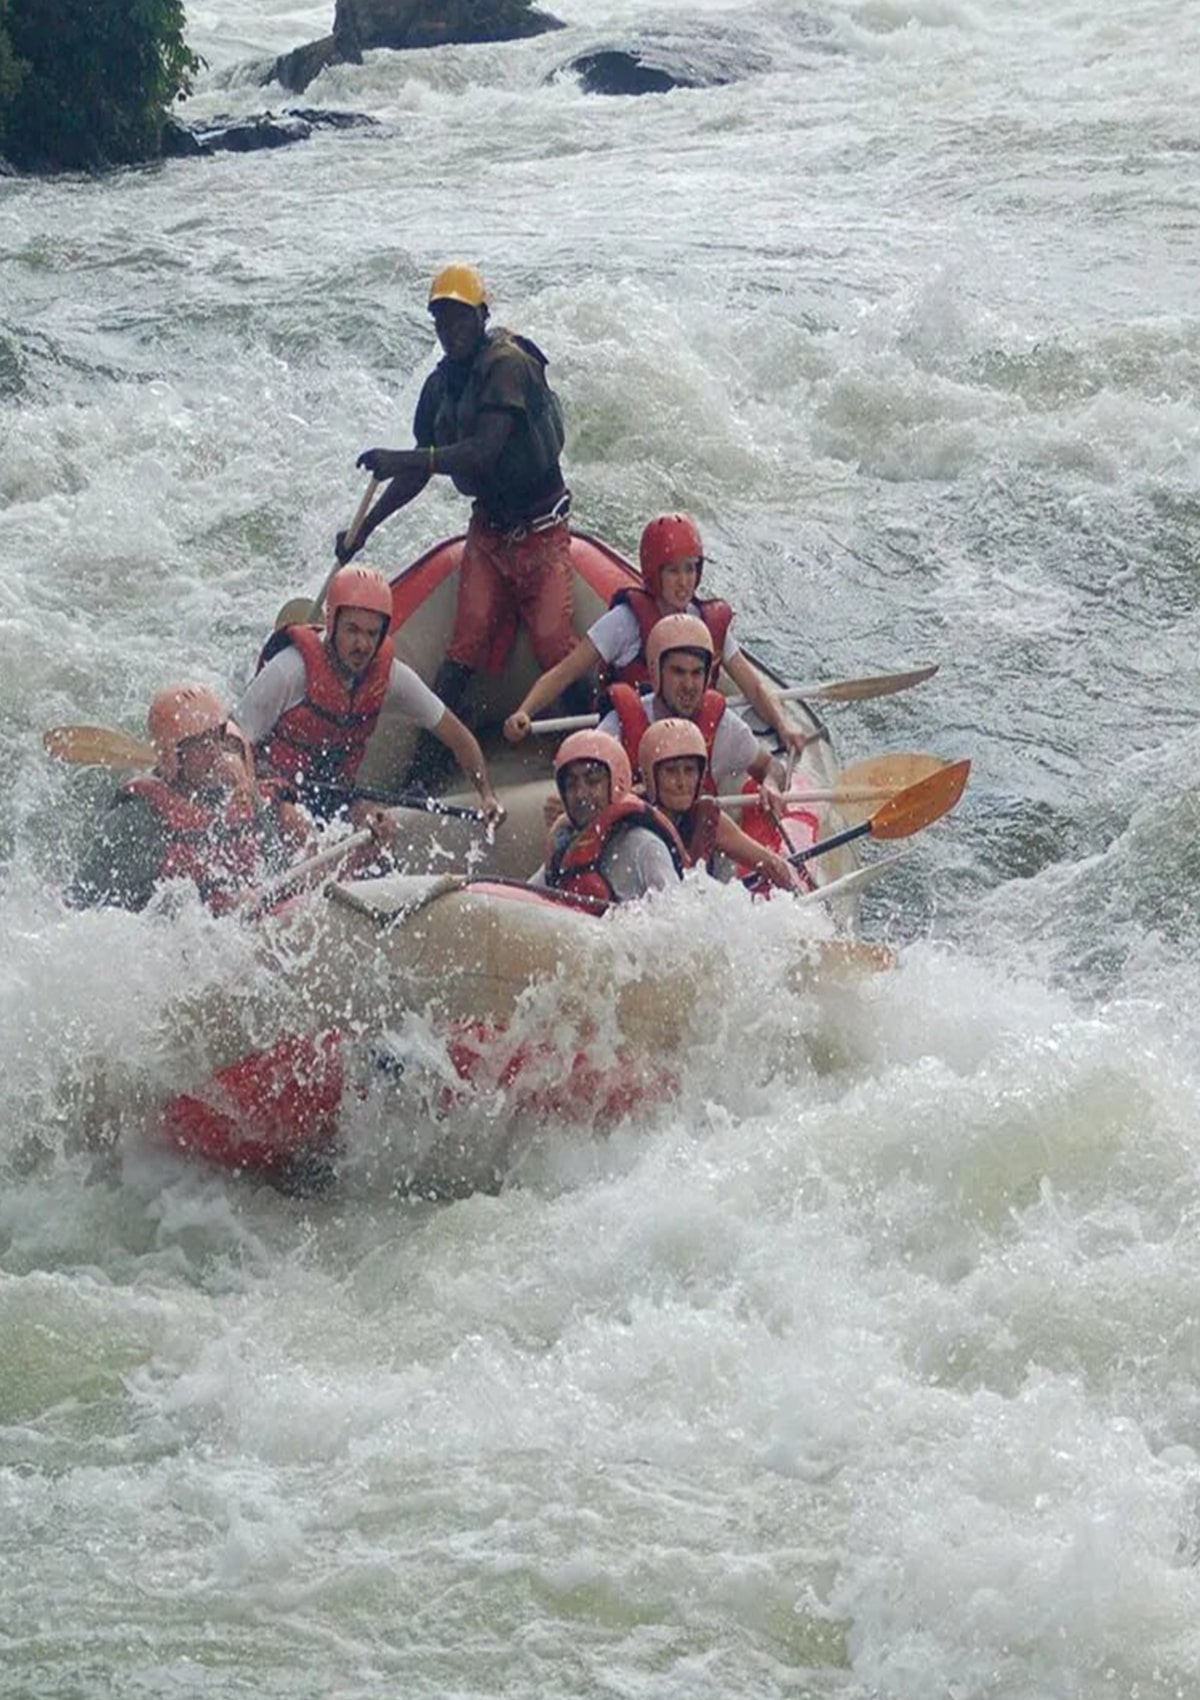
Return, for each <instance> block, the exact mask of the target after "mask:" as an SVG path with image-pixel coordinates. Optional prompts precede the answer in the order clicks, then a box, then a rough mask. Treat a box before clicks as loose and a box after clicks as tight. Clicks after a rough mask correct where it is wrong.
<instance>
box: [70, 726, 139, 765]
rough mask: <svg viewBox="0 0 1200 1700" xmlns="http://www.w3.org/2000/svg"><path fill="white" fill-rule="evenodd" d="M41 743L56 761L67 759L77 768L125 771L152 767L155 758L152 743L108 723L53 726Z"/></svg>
mask: <svg viewBox="0 0 1200 1700" xmlns="http://www.w3.org/2000/svg"><path fill="white" fill-rule="evenodd" d="M42 746H43V748H44V749H45V750H46V751H47V753H48V754H50V755H52V756H53V757H54V759H55V760H56V761H69V762H71V763H72V764H73V765H74V766H76V767H111V768H116V769H118V770H121V771H125V770H128V769H132V768H140V767H153V766H154V763H155V760H156V757H155V753H154V748H153V746H152V745H150V744H144V743H142V741H141V740H140V739H139V738H133V737H131V736H130V735H129V733H128V732H114V731H113V730H112V729H111V727H108V726H52V727H51V728H50V730H49V731H48V732H44V733H43V734H42Z"/></svg>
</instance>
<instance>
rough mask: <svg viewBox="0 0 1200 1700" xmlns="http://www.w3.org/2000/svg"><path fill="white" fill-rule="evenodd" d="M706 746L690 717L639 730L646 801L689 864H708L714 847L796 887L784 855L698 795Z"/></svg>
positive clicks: (709, 799)
mask: <svg viewBox="0 0 1200 1700" xmlns="http://www.w3.org/2000/svg"><path fill="white" fill-rule="evenodd" d="M707 766H708V750H707V748H706V747H705V743H704V735H703V733H702V732H701V731H700V728H699V727H698V726H697V725H696V723H695V721H694V720H680V719H674V718H668V719H666V720H656V721H655V722H654V724H653V725H652V726H648V727H647V728H646V731H645V732H644V733H643V735H642V740H641V745H640V747H639V749H638V769H639V771H640V773H641V775H642V783H643V785H644V787H645V792H646V797H647V800H648V801H649V802H651V803H653V804H654V805H655V806H656V807H657V808H658V809H660V810H661V811H662V813H663V814H665V815H666V816H667V818H668V819H669V820H670V821H671V822H672V823H673V825H674V826H675V829H676V831H677V832H678V833H679V836H680V838H681V839H682V840H683V843H684V847H685V849H686V850H687V853H688V859H689V862H690V863H691V865H692V866H693V867H708V866H709V864H710V863H711V861H712V858H713V857H714V856H715V855H716V853H717V852H718V851H720V852H721V854H722V855H725V856H728V857H729V858H730V859H731V860H732V861H734V862H738V863H741V864H743V865H746V866H748V867H750V868H751V869H753V870H754V871H755V872H756V873H758V874H760V875H761V876H762V878H763V879H765V880H767V881H769V882H770V884H771V885H776V886H779V887H780V888H781V889H782V890H784V891H795V890H797V889H798V887H799V886H800V883H801V882H800V881H799V879H798V878H797V875H796V870H795V869H794V868H793V867H792V866H791V864H790V863H789V862H787V861H786V860H785V859H784V857H782V856H779V855H776V853H775V852H774V851H773V850H769V849H766V848H765V847H764V846H763V845H761V844H759V843H757V842H756V841H755V840H754V839H753V838H751V837H749V835H748V834H747V833H744V832H743V831H742V829H741V827H740V826H738V825H737V823H736V822H735V821H733V820H732V819H731V818H730V817H729V815H727V814H726V813H725V811H724V809H722V808H720V807H719V806H718V804H717V802H716V799H715V798H714V797H711V796H705V795H703V791H702V787H703V784H704V776H705V770H706V768H707Z"/></svg>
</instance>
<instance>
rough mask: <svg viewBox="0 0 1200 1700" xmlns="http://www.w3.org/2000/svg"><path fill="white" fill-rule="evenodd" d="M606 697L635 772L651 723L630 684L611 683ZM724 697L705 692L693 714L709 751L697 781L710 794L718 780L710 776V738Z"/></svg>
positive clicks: (713, 793)
mask: <svg viewBox="0 0 1200 1700" xmlns="http://www.w3.org/2000/svg"><path fill="white" fill-rule="evenodd" d="M608 700H609V702H610V703H611V704H612V706H613V708H614V709H615V710H616V713H617V718H618V719H619V720H620V722H621V743H622V744H623V745H624V748H625V754H626V755H627V756H628V757H629V765H630V767H631V768H632V769H633V771H634V772H635V773H636V772H637V771H638V764H637V761H638V750H639V748H640V747H641V742H642V737H643V734H644V733H645V731H646V729H647V727H648V726H649V725H650V724H651V721H650V716H649V715H648V714H647V713H646V706H645V704H644V703H643V701H642V699H641V697H640V696H639V695H638V693H637V691H635V690H634V688H633V686H632V685H614V686H613V688H612V690H611V691H609V693H608ZM725 707H726V699H725V698H724V697H723V696H722V694H721V692H720V691H712V690H709V691H705V693H704V695H703V696H702V697H701V699H700V712H699V713H698V714H697V715H696V716H695V723H696V725H697V726H698V727H699V728H700V731H701V734H702V735H703V738H704V746H705V748H706V749H707V751H708V766H707V767H706V768H705V769H704V778H703V779H702V780H701V781H700V789H701V791H703V792H705V793H706V794H707V795H708V796H710V797H715V796H716V794H717V783H716V780H715V779H714V778H713V767H712V753H713V740H714V739H715V738H716V735H717V727H718V726H719V725H720V724H721V721H722V720H723V719H724V717H725Z"/></svg>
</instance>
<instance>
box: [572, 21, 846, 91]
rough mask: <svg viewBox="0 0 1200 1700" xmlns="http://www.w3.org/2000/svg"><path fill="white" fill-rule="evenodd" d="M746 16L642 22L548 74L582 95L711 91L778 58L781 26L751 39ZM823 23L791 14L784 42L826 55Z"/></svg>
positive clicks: (760, 72) (827, 28) (827, 42)
mask: <svg viewBox="0 0 1200 1700" xmlns="http://www.w3.org/2000/svg"><path fill="white" fill-rule="evenodd" d="M749 16H750V14H749V13H746V14H739V15H738V16H737V17H736V18H735V19H725V18H721V17H718V16H715V15H713V14H706V15H705V16H704V17H703V18H696V19H688V20H687V27H686V29H685V28H682V27H680V25H679V24H676V25H675V26H673V27H672V26H665V25H655V24H644V25H639V26H637V27H635V28H633V29H631V30H630V31H629V32H628V33H627V34H624V35H621V36H618V37H617V38H616V39H612V38H610V39H609V40H603V39H599V40H596V39H593V40H592V41H591V42H589V43H588V44H587V46H586V47H585V48H584V49H583V50H582V51H580V52H578V53H576V54H575V55H574V56H573V57H572V58H571V59H568V60H567V61H566V62H565V63H564V64H563V65H561V66H560V67H559V68H558V70H557V71H556V72H555V73H554V76H555V77H562V76H571V77H576V78H578V80H579V83H580V86H581V87H582V88H583V90H584V92H585V94H607V95H640V94H666V93H667V92H668V91H669V90H670V89H712V88H721V87H723V86H724V85H725V84H726V83H740V82H743V81H745V80H746V79H747V78H748V77H757V76H762V75H764V74H765V73H766V72H768V71H770V70H771V69H772V67H773V66H774V64H775V63H776V60H777V56H778V41H777V37H778V36H779V34H780V25H779V24H775V23H773V24H772V27H771V33H770V35H766V34H763V33H758V34H756V33H755V31H754V29H753V27H752V26H748V23H747V20H748V18H749ZM830 33H831V32H830V26H829V24H828V22H827V21H826V20H825V19H824V18H822V17H819V16H815V15H813V14H810V13H807V12H805V11H804V10H803V9H800V8H798V9H796V10H795V11H792V12H789V13H788V16H787V19H786V37H787V38H788V39H789V40H790V41H792V42H794V43H795V44H796V45H797V46H798V47H800V48H801V49H802V50H805V51H807V52H808V53H810V54H813V55H816V54H822V53H826V52H830V51H833V50H834V48H833V44H832V42H831V41H830Z"/></svg>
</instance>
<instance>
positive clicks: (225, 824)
mask: <svg viewBox="0 0 1200 1700" xmlns="http://www.w3.org/2000/svg"><path fill="white" fill-rule="evenodd" d="M147 718H148V724H149V729H150V738H151V741H152V743H153V745H154V748H155V752H156V755H157V758H158V759H157V761H156V764H155V768H154V772H153V773H152V774H150V775H148V776H146V777H145V778H140V779H132V780H130V781H129V782H128V783H127V784H125V785H123V786H122V787H121V789H120V791H118V793H117V795H116V797H115V799H114V801H113V805H112V807H111V809H110V810H109V811H108V814H107V815H106V816H105V817H104V819H103V820H102V822H101V824H100V827H99V829H98V830H97V832H96V835H95V837H94V839H93V840H92V843H91V845H90V846H89V848H88V853H87V856H86V857H85V859H84V861H83V863H82V865H81V866H80V868H79V871H78V872H77V874H76V876H75V879H74V881H73V883H72V885H71V887H70V889H69V890H68V892H67V902H68V903H69V904H71V906H72V907H74V908H93V907H98V906H107V907H112V908H118V909H144V908H145V907H146V905H147V903H149V901H150V899H151V897H152V895H153V893H154V890H155V888H156V886H158V885H159V883H160V882H162V881H164V880H189V881H191V883H192V884H193V885H194V886H195V887H196V889H197V891H198V892H199V893H200V896H201V898H202V899H203V901H204V902H205V903H206V904H207V906H208V907H209V908H210V909H211V910H212V911H213V912H214V914H218V915H220V914H224V913H225V912H226V911H227V910H229V909H232V908H234V907H236V905H237V901H238V898H239V896H240V894H241V893H242V892H243V891H245V890H246V889H248V888H249V887H251V886H253V885H255V884H257V883H259V882H260V881H261V880H262V879H263V878H264V877H266V876H267V875H269V874H272V873H278V872H281V871H282V870H283V869H284V868H285V867H286V866H287V865H288V863H289V862H290V861H291V859H292V856H293V854H294V852H295V851H296V850H297V849H298V848H300V847H301V846H302V845H303V843H304V841H305V839H306V837H307V833H308V822H307V820H306V819H305V818H304V816H303V815H301V813H300V811H299V810H297V809H295V808H294V807H293V806H292V805H291V804H290V803H286V802H282V801H280V800H279V798H278V797H276V796H275V795H273V794H272V793H271V792H270V790H269V789H268V788H265V787H263V786H261V785H260V784H259V783H258V782H257V781H256V779H255V777H254V764H253V760H252V757H251V754H250V746H249V744H248V743H247V742H246V739H245V736H244V735H243V733H242V732H241V730H240V728H239V727H238V726H237V725H236V724H235V722H234V721H233V720H231V719H230V717H229V710H228V709H227V708H226V706H225V704H224V703H223V702H222V701H221V699H220V697H218V696H217V694H216V692H215V691H211V690H209V689H208V687H207V686H205V685H176V686H172V687H171V688H170V689H168V690H163V691H159V692H158V694H157V695H156V696H155V697H154V699H153V701H152V702H151V704H150V712H149V715H148V717H147Z"/></svg>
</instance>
